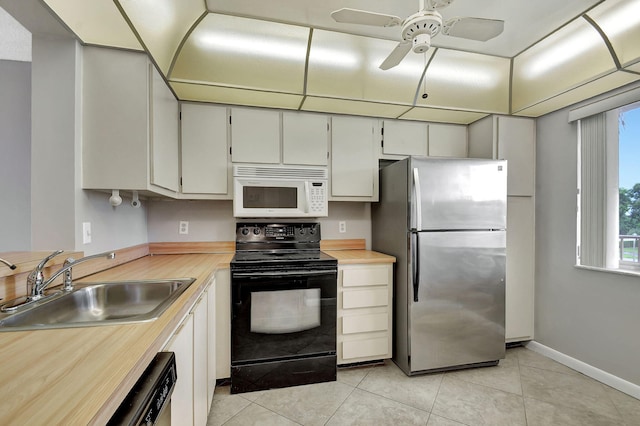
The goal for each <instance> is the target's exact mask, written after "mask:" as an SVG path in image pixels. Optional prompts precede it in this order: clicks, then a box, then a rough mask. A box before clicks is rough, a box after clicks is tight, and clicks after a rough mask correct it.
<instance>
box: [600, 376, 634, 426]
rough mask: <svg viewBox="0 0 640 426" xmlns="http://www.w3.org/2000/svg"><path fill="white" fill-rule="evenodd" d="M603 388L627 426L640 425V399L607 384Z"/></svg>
mask: <svg viewBox="0 0 640 426" xmlns="http://www.w3.org/2000/svg"><path fill="white" fill-rule="evenodd" d="M605 389H606V391H607V394H608V395H609V398H611V401H613V405H615V406H616V408H617V409H618V413H620V415H621V416H622V419H623V420H624V421H625V423H626V424H627V425H629V426H631V425H640V399H636V398H634V397H632V396H630V395H627V394H626V393H622V392H620V391H619V390H617V389H613V388H610V387H608V386H607V387H606V388H605Z"/></svg>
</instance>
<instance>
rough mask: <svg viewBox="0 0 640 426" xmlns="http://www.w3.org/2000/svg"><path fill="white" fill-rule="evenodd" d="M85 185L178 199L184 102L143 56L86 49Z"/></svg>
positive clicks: (86, 187) (83, 151) (101, 49)
mask: <svg viewBox="0 0 640 426" xmlns="http://www.w3.org/2000/svg"><path fill="white" fill-rule="evenodd" d="M82 66H83V70H82V75H83V78H82V161H83V168H82V169H83V175H82V185H83V188H85V189H104V190H111V189H120V190H131V191H142V192H149V193H152V194H162V195H167V196H171V197H175V196H176V193H177V191H178V103H177V100H176V99H175V97H173V94H172V93H171V91H170V90H169V89H168V88H167V86H166V85H165V83H164V80H163V79H162V78H161V77H160V75H159V74H158V73H157V71H156V69H155V68H154V67H153V65H152V64H151V63H150V62H149V60H148V59H147V56H146V55H145V54H143V53H138V52H129V51H123V50H114V49H107V48H101V47H93V46H90V47H83V61H82Z"/></svg>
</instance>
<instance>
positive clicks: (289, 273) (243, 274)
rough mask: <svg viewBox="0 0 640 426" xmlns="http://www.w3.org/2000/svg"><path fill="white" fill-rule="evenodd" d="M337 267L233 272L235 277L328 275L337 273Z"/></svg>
mask: <svg viewBox="0 0 640 426" xmlns="http://www.w3.org/2000/svg"><path fill="white" fill-rule="evenodd" d="M336 271H337V270H336V269H325V270H322V271H269V272H233V273H232V274H231V275H232V276H234V277H249V278H250V277H286V276H292V275H306V276H309V275H326V274H331V273H335V272H336Z"/></svg>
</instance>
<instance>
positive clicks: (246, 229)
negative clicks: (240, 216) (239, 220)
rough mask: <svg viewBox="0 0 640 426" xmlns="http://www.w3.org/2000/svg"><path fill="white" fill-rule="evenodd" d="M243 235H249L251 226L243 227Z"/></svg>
mask: <svg viewBox="0 0 640 426" xmlns="http://www.w3.org/2000/svg"><path fill="white" fill-rule="evenodd" d="M240 232H242V235H249V228H242V231H240Z"/></svg>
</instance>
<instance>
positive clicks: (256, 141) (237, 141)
mask: <svg viewBox="0 0 640 426" xmlns="http://www.w3.org/2000/svg"><path fill="white" fill-rule="evenodd" d="M231 149H232V151H231V160H232V161H233V162H234V163H237V162H240V163H271V164H278V163H280V112H279V111H275V110H265V109H248V108H232V109H231Z"/></svg>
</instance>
